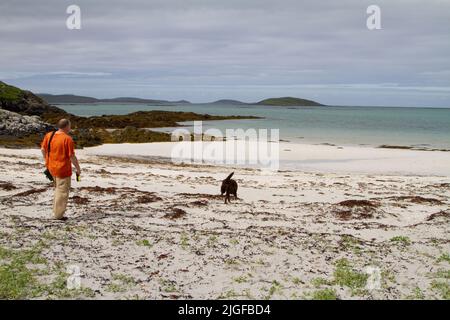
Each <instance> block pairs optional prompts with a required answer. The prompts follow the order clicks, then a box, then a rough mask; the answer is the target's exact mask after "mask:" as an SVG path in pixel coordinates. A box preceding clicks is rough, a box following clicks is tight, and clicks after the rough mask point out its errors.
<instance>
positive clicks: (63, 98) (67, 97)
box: [36, 93, 190, 104]
mask: <svg viewBox="0 0 450 320" xmlns="http://www.w3.org/2000/svg"><path fill="white" fill-rule="evenodd" d="M36 95H37V96H38V97H40V98H42V99H44V100H45V101H46V102H47V103H152V104H189V103H190V102H189V101H186V100H179V101H167V100H155V99H142V98H135V97H117V98H111V99H97V98H93V97H88V96H79V95H74V94H49V93H38V94H36Z"/></svg>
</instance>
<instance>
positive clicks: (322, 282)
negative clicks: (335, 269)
mask: <svg viewBox="0 0 450 320" xmlns="http://www.w3.org/2000/svg"><path fill="white" fill-rule="evenodd" d="M311 283H312V285H313V286H314V287H316V288H319V287H321V286H330V285H333V284H334V282H333V281H330V280H327V279H324V278H314V279H312V281H311Z"/></svg>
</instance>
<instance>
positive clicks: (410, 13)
mask: <svg viewBox="0 0 450 320" xmlns="http://www.w3.org/2000/svg"><path fill="white" fill-rule="evenodd" d="M71 4H77V5H78V6H80V8H81V23H82V29H81V30H68V29H67V28H66V19H67V17H68V16H69V15H68V14H66V8H67V6H69V5H71ZM371 4H377V5H378V6H379V7H380V8H381V25H382V29H381V30H372V31H370V30H368V29H367V27H366V19H367V17H368V14H367V13H366V9H367V7H368V6H369V5H371ZM0 23H1V27H0V79H1V80H3V81H5V82H8V83H11V84H14V85H17V86H20V87H23V88H26V89H29V90H32V91H34V92H46V93H54V94H61V93H74V94H81V95H89V96H94V97H99V98H103V97H117V96H137V97H144V98H157V99H169V100H178V99H188V100H190V101H194V102H196V101H198V102H205V101H212V100H216V99H223V98H232V99H239V100H243V101H257V100H260V99H263V98H267V97H274V96H297V97H303V98H309V99H314V100H317V101H319V102H322V103H326V104H335V105H388V106H425V107H442V106H444V107H450V0H422V1H416V0H388V1H378V0H371V1H366V0H339V1H336V0H329V1H325V0H324V1H318V0H311V1H303V0H226V1H224V0H196V1H195V0H161V1H159V0H123V1H117V0H96V1H92V0H90V1H84V0H73V1H65V0H54V1H50V0H39V1H36V0H1V2H0Z"/></svg>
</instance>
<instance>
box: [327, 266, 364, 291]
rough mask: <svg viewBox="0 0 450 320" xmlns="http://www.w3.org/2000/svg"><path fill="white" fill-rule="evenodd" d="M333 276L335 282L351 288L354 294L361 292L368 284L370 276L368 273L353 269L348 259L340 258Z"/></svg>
mask: <svg viewBox="0 0 450 320" xmlns="http://www.w3.org/2000/svg"><path fill="white" fill-rule="evenodd" d="M333 276H334V283H335V284H337V285H340V286H345V287H348V288H350V289H351V290H352V294H356V293H358V292H361V290H363V288H364V287H365V286H366V284H367V279H368V277H369V275H368V274H365V273H362V272H357V271H355V270H353V268H352V267H351V265H350V262H349V261H348V260H347V259H340V260H338V261H337V262H336V269H335V270H334V274H333Z"/></svg>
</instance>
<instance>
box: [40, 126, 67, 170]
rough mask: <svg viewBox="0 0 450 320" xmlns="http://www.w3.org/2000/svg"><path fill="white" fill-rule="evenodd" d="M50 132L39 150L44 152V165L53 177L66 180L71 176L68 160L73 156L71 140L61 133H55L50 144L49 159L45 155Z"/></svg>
mask: <svg viewBox="0 0 450 320" xmlns="http://www.w3.org/2000/svg"><path fill="white" fill-rule="evenodd" d="M51 135H52V132H49V133H47V134H46V135H45V137H44V140H43V141H42V144H41V149H44V150H45V164H46V166H47V168H48V170H49V171H50V173H51V174H52V176H54V177H58V178H66V177H70V176H71V175H72V162H71V161H70V158H71V157H72V156H73V155H75V150H74V143H73V140H72V138H71V137H70V136H69V135H68V134H66V133H64V132H61V131H57V132H56V133H55V135H54V136H53V139H52V142H51V143H50V157H49V156H48V155H47V154H48V151H47V148H48V140H49V139H50V137H51Z"/></svg>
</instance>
